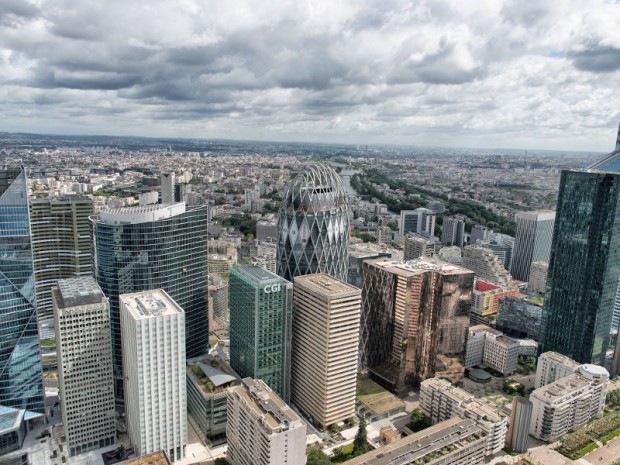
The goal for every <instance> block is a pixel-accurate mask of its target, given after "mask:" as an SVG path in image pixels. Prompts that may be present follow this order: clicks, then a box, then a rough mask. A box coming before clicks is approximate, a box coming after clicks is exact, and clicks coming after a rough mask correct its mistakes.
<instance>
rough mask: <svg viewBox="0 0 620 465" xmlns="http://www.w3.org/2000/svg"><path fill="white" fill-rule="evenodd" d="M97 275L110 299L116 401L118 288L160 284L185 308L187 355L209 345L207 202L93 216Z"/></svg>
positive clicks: (118, 385)
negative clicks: (197, 205)
mask: <svg viewBox="0 0 620 465" xmlns="http://www.w3.org/2000/svg"><path fill="white" fill-rule="evenodd" d="M92 221H93V228H94V234H95V248H96V257H97V258H96V263H97V281H98V283H99V285H100V286H101V290H102V291H103V292H104V294H105V295H106V296H107V297H108V299H110V315H111V319H112V345H113V355H114V376H115V379H116V383H115V390H116V397H117V401H120V402H122V399H123V391H122V373H123V371H122V367H123V365H122V351H121V327H120V317H119V300H118V296H119V294H124V293H131V292H140V291H147V290H151V289H157V288H162V289H164V290H165V291H166V292H167V293H168V294H169V295H170V297H172V298H173V299H174V300H175V302H176V303H178V304H179V306H180V307H181V308H182V309H183V310H184V311H185V325H186V331H185V334H186V345H185V351H186V354H187V358H192V357H198V356H200V355H203V354H205V353H206V352H207V350H208V347H209V328H208V326H209V323H208V321H209V319H208V302H207V286H208V281H207V208H206V207H200V208H196V209H191V210H187V211H186V209H185V204H184V203H177V204H172V205H148V206H141V207H130V208H119V209H115V210H109V211H104V212H101V213H100V214H99V215H98V216H97V217H93V219H92Z"/></svg>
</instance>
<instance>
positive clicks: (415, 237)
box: [404, 234, 436, 261]
mask: <svg viewBox="0 0 620 465" xmlns="http://www.w3.org/2000/svg"><path fill="white" fill-rule="evenodd" d="M435 246H436V243H435V241H433V240H432V239H430V238H428V237H424V236H421V235H419V234H407V235H406V236H405V256H404V258H405V261H407V260H416V259H418V258H431V257H434V256H435Z"/></svg>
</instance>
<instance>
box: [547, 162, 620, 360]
mask: <svg viewBox="0 0 620 465" xmlns="http://www.w3.org/2000/svg"><path fill="white" fill-rule="evenodd" d="M619 200H620V174H618V173H604V172H598V171H595V172H591V171H563V172H562V177H561V180H560V192H559V196H558V206H557V210H556V222H555V229H554V231H553V241H552V245H551V258H550V261H549V274H548V277H547V298H546V302H545V311H544V313H543V338H542V341H541V342H542V350H543V351H549V350H553V351H556V352H559V353H561V354H563V355H567V356H569V357H571V358H573V359H574V360H576V361H578V362H580V363H597V364H601V365H602V364H604V362H605V355H606V352H607V350H608V348H609V345H610V338H609V333H610V328H611V323H612V314H613V310H614V300H615V297H616V290H617V287H618V276H620V202H619Z"/></svg>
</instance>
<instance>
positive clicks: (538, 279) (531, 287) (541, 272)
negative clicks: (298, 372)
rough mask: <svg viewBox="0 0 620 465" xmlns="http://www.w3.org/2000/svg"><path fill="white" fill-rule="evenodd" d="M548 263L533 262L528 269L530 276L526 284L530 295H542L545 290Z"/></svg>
mask: <svg viewBox="0 0 620 465" xmlns="http://www.w3.org/2000/svg"><path fill="white" fill-rule="evenodd" d="M548 272H549V263H547V262H533V263H532V266H531V267H530V276H529V281H528V283H527V291H528V292H529V293H531V294H544V293H545V292H546V290H547V273H548Z"/></svg>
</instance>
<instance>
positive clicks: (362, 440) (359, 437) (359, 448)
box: [353, 417, 368, 455]
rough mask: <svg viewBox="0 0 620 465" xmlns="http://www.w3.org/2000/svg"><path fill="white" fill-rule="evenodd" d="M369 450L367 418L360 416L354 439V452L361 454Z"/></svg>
mask: <svg viewBox="0 0 620 465" xmlns="http://www.w3.org/2000/svg"><path fill="white" fill-rule="evenodd" d="M366 452H368V433H367V432H366V420H365V419H364V417H360V423H359V426H358V427H357V433H356V434H355V439H354V440H353V454H354V455H361V454H364V453H366Z"/></svg>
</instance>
